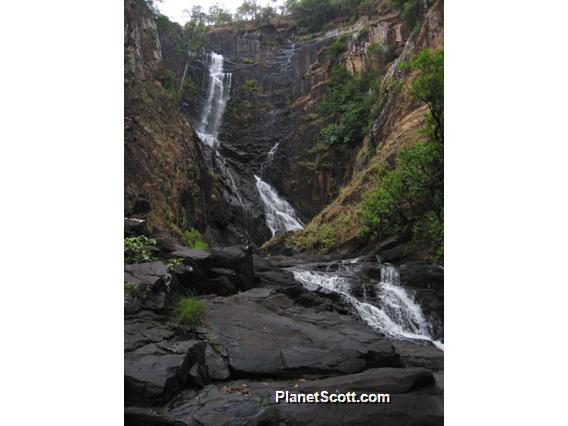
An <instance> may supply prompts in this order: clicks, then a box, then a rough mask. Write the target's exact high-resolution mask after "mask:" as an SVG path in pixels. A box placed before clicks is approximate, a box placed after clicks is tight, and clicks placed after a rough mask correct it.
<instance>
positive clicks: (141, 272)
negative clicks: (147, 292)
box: [124, 261, 168, 288]
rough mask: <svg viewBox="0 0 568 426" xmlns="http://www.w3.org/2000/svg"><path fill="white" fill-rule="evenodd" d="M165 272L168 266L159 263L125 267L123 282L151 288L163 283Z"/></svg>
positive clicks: (135, 264)
mask: <svg viewBox="0 0 568 426" xmlns="http://www.w3.org/2000/svg"><path fill="white" fill-rule="evenodd" d="M167 272H168V266H167V265H166V264H165V263H164V262H161V261H156V262H145V263H134V264H132V265H125V266H124V282H125V283H134V284H143V285H147V286H150V287H152V288H153V287H154V286H155V285H156V284H158V283H160V282H163V278H164V276H165V275H166V274H167Z"/></svg>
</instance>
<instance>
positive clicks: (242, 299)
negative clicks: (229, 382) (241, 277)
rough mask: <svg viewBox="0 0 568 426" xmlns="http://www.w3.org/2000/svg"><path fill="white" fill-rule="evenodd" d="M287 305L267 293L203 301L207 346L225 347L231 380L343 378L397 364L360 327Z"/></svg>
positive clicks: (379, 342) (388, 346) (387, 349)
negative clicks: (330, 376)
mask: <svg viewBox="0 0 568 426" xmlns="http://www.w3.org/2000/svg"><path fill="white" fill-rule="evenodd" d="M293 305H294V303H293V302H292V300H290V299H289V298H287V297H286V296H284V295H278V296H276V295H275V294H273V293H272V292H270V291H269V290H267V289H253V290H250V291H248V292H245V293H241V294H239V295H236V296H232V297H228V298H216V299H210V300H208V301H207V316H206V320H207V322H208V323H209V325H210V331H209V333H210V339H211V342H212V343H213V344H214V345H216V346H220V347H223V348H224V349H225V351H226V352H227V355H228V361H229V365H230V368H231V370H232V371H233V372H234V374H235V375H236V377H297V376H299V375H305V374H315V375H322V374H323V375H329V374H347V373H355V372H358V371H361V370H364V369H366V368H370V367H377V366H396V365H401V363H400V360H399V357H398V355H397V354H396V353H395V352H394V349H393V347H392V345H391V344H390V343H388V342H386V341H384V340H381V339H379V338H378V337H377V335H376V334H374V333H373V332H372V331H371V330H370V329H369V328H367V327H365V326H364V325H361V324H357V323H355V322H354V321H353V320H350V319H349V318H348V317H345V316H341V315H339V314H337V313H333V312H312V311H311V310H308V309H306V308H302V307H297V306H293ZM316 324H317V325H316ZM267 335H270V338H267Z"/></svg>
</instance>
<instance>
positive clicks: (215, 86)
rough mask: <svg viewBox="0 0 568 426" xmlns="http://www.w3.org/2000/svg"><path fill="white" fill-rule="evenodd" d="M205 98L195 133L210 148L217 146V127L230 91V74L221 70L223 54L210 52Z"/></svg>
mask: <svg viewBox="0 0 568 426" xmlns="http://www.w3.org/2000/svg"><path fill="white" fill-rule="evenodd" d="M210 57H211V63H210V64H209V88H208V91H207V100H206V102H205V104H204V105H203V110H202V111H201V120H200V123H199V127H198V130H197V134H198V135H199V137H200V138H201V140H202V141H203V142H205V143H206V144H207V145H209V146H210V147H211V148H217V147H218V146H219V139H218V137H219V127H221V122H222V120H223V114H224V112H225V108H226V107H227V102H228V101H229V97H230V92H231V82H232V74H231V73H226V72H223V63H224V61H225V58H223V55H219V54H218V53H215V52H211V55H210Z"/></svg>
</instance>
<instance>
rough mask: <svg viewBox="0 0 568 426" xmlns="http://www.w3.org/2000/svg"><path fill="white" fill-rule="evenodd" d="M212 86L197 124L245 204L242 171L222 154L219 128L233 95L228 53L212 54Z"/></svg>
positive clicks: (210, 85) (221, 171) (210, 76)
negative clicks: (240, 182) (239, 182)
mask: <svg viewBox="0 0 568 426" xmlns="http://www.w3.org/2000/svg"><path fill="white" fill-rule="evenodd" d="M209 61H210V62H209V86H208V90H207V100H206V101H205V104H204V105H203V109H202V111H201V119H200V121H199V124H198V126H197V131H196V133H197V135H198V136H199V139H201V141H202V142H203V143H204V144H205V145H206V146H207V147H209V148H211V150H212V152H213V155H212V156H213V162H214V164H215V166H216V168H217V169H218V170H219V172H220V173H221V175H222V176H223V177H224V178H225V181H226V183H227V184H228V185H229V187H230V188H231V192H232V193H233V195H234V196H235V197H236V199H237V201H238V203H239V204H240V205H241V207H244V202H243V199H242V196H241V194H240V190H239V187H238V185H237V181H236V177H238V175H237V174H236V173H235V172H234V171H233V170H232V169H231V167H230V166H229V164H228V162H227V159H226V158H225V157H224V156H223V155H222V154H221V152H220V150H219V149H220V146H221V143H220V141H219V128H220V127H221V124H222V122H223V114H224V113H225V109H226V107H227V102H229V98H230V95H231V83H232V74H231V73H226V72H224V69H223V64H224V61H225V59H224V57H223V55H219V54H217V53H215V52H211V53H210V56H209Z"/></svg>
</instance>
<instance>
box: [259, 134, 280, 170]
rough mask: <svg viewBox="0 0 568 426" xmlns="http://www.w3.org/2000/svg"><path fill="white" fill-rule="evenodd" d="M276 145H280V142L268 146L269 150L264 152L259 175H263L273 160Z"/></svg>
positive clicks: (276, 148)
mask: <svg viewBox="0 0 568 426" xmlns="http://www.w3.org/2000/svg"><path fill="white" fill-rule="evenodd" d="M278 145H280V142H276V143H275V144H274V146H273V147H272V148H270V151H268V153H267V154H266V160H264V161H263V162H262V164H261V165H260V176H264V174H265V171H266V170H267V169H268V168H269V167H270V166H271V165H272V162H273V161H274V155H275V154H276V151H278Z"/></svg>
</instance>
